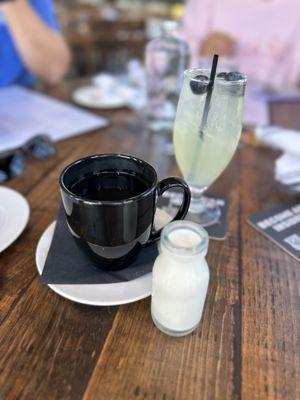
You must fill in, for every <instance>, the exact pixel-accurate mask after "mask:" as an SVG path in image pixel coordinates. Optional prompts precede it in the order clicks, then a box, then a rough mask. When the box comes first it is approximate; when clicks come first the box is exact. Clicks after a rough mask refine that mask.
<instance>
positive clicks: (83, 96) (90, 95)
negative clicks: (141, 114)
mask: <svg viewBox="0 0 300 400" xmlns="http://www.w3.org/2000/svg"><path fill="white" fill-rule="evenodd" d="M72 99H73V101H74V102H75V103H76V104H78V105H80V106H83V107H89V108H96V109H97V108H98V109H109V110H111V109H115V108H122V107H125V106H126V101H125V99H124V98H123V97H122V95H121V94H120V93H118V91H115V92H114V93H110V94H108V93H107V91H104V90H103V89H102V88H101V87H98V86H84V87H81V88H79V89H76V90H75V91H74V93H73V95H72Z"/></svg>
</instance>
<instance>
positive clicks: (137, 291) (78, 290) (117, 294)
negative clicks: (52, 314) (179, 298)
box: [35, 210, 170, 306]
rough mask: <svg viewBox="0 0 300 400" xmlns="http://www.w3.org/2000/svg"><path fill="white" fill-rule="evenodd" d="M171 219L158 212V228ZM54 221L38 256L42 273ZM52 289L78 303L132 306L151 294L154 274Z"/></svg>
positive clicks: (37, 252)
mask: <svg viewBox="0 0 300 400" xmlns="http://www.w3.org/2000/svg"><path fill="white" fill-rule="evenodd" d="M169 220H170V217H169V215H168V214H167V213H165V212H164V211H162V210H157V214H156V217H155V225H156V227H157V228H158V227H161V226H163V225H165V224H166V223H168V222H169ZM55 223H56V222H55V221H54V222H53V223H52V224H51V225H50V226H49V227H48V228H47V229H46V230H45V231H44V233H43V235H42V236H41V238H40V240H39V242H38V245H37V249H36V254H35V261H36V265H37V269H38V272H39V274H40V275H41V274H42V272H43V268H44V265H45V261H46V258H47V254H48V251H49V248H50V244H51V241H52V237H53V233H54V228H55ZM48 286H49V287H50V289H52V290H53V291H54V292H56V293H58V294H59V295H61V296H62V297H65V298H67V299H69V300H72V301H75V302H77V303H82V304H89V305H94V306H113V305H120V304H126V303H132V302H134V301H137V300H141V299H144V298H145V297H148V296H150V295H151V287H152V274H151V273H149V274H146V275H143V276H141V277H139V278H137V279H134V280H132V281H129V282H121V283H109V284H97V285H48Z"/></svg>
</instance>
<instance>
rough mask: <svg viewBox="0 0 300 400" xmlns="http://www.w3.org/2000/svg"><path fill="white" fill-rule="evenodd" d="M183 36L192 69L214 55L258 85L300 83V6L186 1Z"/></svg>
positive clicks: (271, 0) (280, 0)
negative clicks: (188, 46) (189, 50)
mask: <svg viewBox="0 0 300 400" xmlns="http://www.w3.org/2000/svg"><path fill="white" fill-rule="evenodd" d="M181 30H182V36H183V37H184V38H185V39H186V40H187V41H188V42H189V44H190V47H191V50H192V66H193V67H197V66H199V65H200V60H201V57H208V56H211V55H213V54H214V53H217V54H219V55H220V56H223V57H225V58H227V59H231V60H232V62H233V63H234V64H235V65H236V66H237V68H238V69H239V70H240V71H241V72H243V73H246V74H247V75H248V77H249V79H250V80H253V81H255V82H256V83H259V84H260V85H263V86H267V87H270V88H273V89H279V90H280V89H290V88H293V87H296V86H298V84H299V83H300V2H299V0H187V3H186V9H185V14H184V17H183V20H182V27H181Z"/></svg>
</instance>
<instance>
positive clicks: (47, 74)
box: [0, 0, 70, 87]
mask: <svg viewBox="0 0 300 400" xmlns="http://www.w3.org/2000/svg"><path fill="white" fill-rule="evenodd" d="M69 63H70V52H69V49H68V47H67V45H66V43H65V41H64V39H63V37H62V35H61V34H60V33H59V31H58V26H57V22H56V19H55V16H54V10H53V3H52V0H11V1H5V0H4V1H3V0H2V2H1V0H0V87H1V86H8V85H11V84H21V85H32V84H33V83H34V81H35V80H36V79H37V78H38V79H40V80H42V81H43V82H45V83H46V84H49V85H54V84H57V83H59V82H60V81H61V79H62V78H63V76H64V75H65V73H66V71H67V69H68V67H69Z"/></svg>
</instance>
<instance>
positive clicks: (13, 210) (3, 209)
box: [0, 186, 30, 253]
mask: <svg viewBox="0 0 300 400" xmlns="http://www.w3.org/2000/svg"><path fill="white" fill-rule="evenodd" d="M29 214H30V210H29V205H28V203H27V200H26V199H25V198H24V197H23V196H22V195H21V194H20V193H18V192H16V191H15V190H13V189H9V188H6V187H3V186H1V187H0V253H1V252H2V251H4V250H5V249H7V247H9V246H10V245H11V244H12V243H13V242H14V241H15V240H16V239H17V238H18V237H19V236H20V235H21V233H22V232H23V230H24V229H25V227H26V225H27V223H28V220H29Z"/></svg>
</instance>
